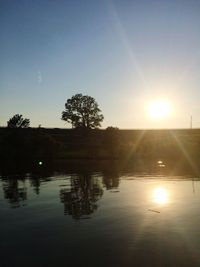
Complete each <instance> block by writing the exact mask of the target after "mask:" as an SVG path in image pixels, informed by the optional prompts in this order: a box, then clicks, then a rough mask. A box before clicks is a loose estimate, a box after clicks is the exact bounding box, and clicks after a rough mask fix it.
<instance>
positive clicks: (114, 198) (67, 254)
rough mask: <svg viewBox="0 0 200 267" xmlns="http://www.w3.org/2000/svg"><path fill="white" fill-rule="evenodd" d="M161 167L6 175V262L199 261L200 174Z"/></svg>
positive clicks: (2, 237) (2, 235)
mask: <svg viewBox="0 0 200 267" xmlns="http://www.w3.org/2000/svg"><path fill="white" fill-rule="evenodd" d="M159 164H160V166H158V165H159ZM155 165H156V168H153V169H148V171H147V172H144V171H141V169H140V170H136V169H135V170H128V169H126V170H125V169H121V170H119V169H118V168H117V166H118V165H117V164H115V166H113V164H112V163H109V164H107V167H106V168H100V167H99V166H98V167H95V164H93V163H91V164H89V165H87V167H86V166H85V165H84V164H82V165H81V167H77V168H74V166H77V165H76V163H75V164H74V165H73V166H72V167H70V168H58V169H57V170H53V168H54V167H53V166H51V171H49V172H48V169H50V166H49V167H47V168H44V167H41V169H39V167H37V168H35V169H36V170H35V169H34V168H33V169H32V170H31V171H30V172H28V171H24V172H23V171H22V170H21V169H18V170H17V171H18V173H16V170H15V172H14V173H12V172H11V171H9V170H7V171H6V172H5V171H3V172H1V176H0V216H1V219H0V254H1V257H0V266H1V267H7V266H9V267H18V266H31V267H32V266H34V267H35V266H87V267H90V266H109V267H110V266H111V267H112V266H116V267H117V266H125V267H126V266H136V267H138V266H148V267H149V266H162V267H163V266H166V267H168V266H176V267H182V266H187V267H194V266H200V180H199V177H198V175H194V174H192V175H191V174H189V173H188V172H185V174H183V172H178V171H177V172H175V171H173V172H172V170H171V171H170V170H169V169H168V171H166V166H161V165H164V164H161V163H156V164H155ZM154 167H155V166H154ZM95 169H96V171H95Z"/></svg>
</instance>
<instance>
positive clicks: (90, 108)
mask: <svg viewBox="0 0 200 267" xmlns="http://www.w3.org/2000/svg"><path fill="white" fill-rule="evenodd" d="M100 112H101V110H100V109H99V107H98V104H97V102H96V100H95V99H94V98H93V97H91V96H88V95H82V94H76V95H74V96H72V97H71V98H69V99H68V100H67V102H66V103H65V111H63V112H62V118H61V119H62V120H64V121H67V122H69V123H71V124H72V127H74V128H78V127H85V128H97V127H99V126H101V124H100V123H101V122H102V121H103V119H104V116H103V115H102V114H100Z"/></svg>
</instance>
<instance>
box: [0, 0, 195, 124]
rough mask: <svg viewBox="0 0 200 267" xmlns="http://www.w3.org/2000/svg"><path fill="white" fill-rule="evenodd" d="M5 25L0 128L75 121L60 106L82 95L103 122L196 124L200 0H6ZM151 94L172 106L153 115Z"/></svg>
mask: <svg viewBox="0 0 200 267" xmlns="http://www.w3.org/2000/svg"><path fill="white" fill-rule="evenodd" d="M0 31H1V34H0V126H5V125H6V123H7V120H8V119H9V118H10V117H11V116H12V115H14V114H16V113H19V114H23V116H24V117H26V118H29V119H30V121H31V126H33V127H37V126H38V125H39V124H41V125H42V126H43V127H62V128H64V127H70V125H69V124H67V123H65V122H64V121H62V120H61V119H60V118H61V113H62V111H63V110H64V104H65V102H66V100H67V99H68V98H70V97H71V96H72V95H74V94H76V93H82V94H87V95H90V96H92V97H94V98H95V99H96V100H97V102H98V103H99V107H100V109H101V110H102V113H103V114H104V117H105V120H104V122H103V123H102V127H103V128H106V127H107V126H117V127H119V128H129V129H133V128H188V127H189V126H190V116H191V115H192V117H193V127H200V105H199V102H200V1H198V0H187V1H184V0H181V1H178V0H177V1H176V0H168V1H162V0H157V1H151V0H147V1H143V0H140V1H139V0H135V1H134V0H132V1H131V0H129V1H128V0H121V1H120V0H119V1H114V0H113V1H109V0H101V1H95V0H91V1H87V0H82V1H81V0H79V1H78V0H72V1H67V0H58V1H55V0H48V1H47V0H42V1H41V0H1V1H0ZM155 101H162V102H161V103H168V104H169V106H170V111H169V112H167V114H165V116H151V115H152V110H151V111H149V106H150V105H151V103H152V102H155ZM167 108H168V107H167ZM153 112H154V111H153Z"/></svg>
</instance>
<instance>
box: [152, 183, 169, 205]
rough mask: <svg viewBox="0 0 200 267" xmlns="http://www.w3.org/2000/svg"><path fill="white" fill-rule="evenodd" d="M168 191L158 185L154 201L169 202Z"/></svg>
mask: <svg viewBox="0 0 200 267" xmlns="http://www.w3.org/2000/svg"><path fill="white" fill-rule="evenodd" d="M168 198H169V195H168V191H167V190H166V189H165V188H163V187H157V188H155V189H154V191H153V202H155V203H157V204H166V203H167V202H168Z"/></svg>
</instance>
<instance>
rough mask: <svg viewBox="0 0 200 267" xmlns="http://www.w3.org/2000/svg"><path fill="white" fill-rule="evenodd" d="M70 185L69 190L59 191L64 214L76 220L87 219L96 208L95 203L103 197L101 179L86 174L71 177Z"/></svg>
mask: <svg viewBox="0 0 200 267" xmlns="http://www.w3.org/2000/svg"><path fill="white" fill-rule="evenodd" d="M70 183H71V186H70V188H69V189H68V188H64V189H61V190H60V200H61V202H62V203H63V204H64V214H65V215H71V216H72V217H73V218H74V219H76V220H79V219H86V218H89V217H90V216H89V215H91V214H92V213H93V212H94V211H95V210H96V209H97V207H98V205H97V203H96V202H97V201H98V200H99V199H100V198H101V197H102V195H103V189H102V183H101V179H100V178H99V177H96V176H92V175H88V174H84V175H76V176H73V175H72V176H71V178H70Z"/></svg>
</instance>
